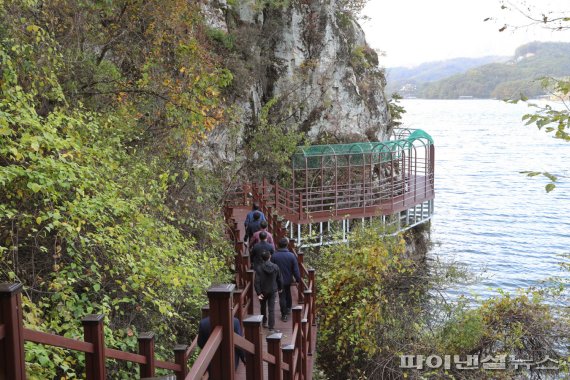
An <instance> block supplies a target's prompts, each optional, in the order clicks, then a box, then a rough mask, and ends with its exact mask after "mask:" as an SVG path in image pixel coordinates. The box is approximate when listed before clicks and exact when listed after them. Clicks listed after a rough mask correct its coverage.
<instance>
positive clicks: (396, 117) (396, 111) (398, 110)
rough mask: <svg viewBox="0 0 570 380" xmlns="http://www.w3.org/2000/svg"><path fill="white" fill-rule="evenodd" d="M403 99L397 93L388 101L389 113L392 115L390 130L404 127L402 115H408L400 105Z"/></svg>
mask: <svg viewBox="0 0 570 380" xmlns="http://www.w3.org/2000/svg"><path fill="white" fill-rule="evenodd" d="M401 99H402V97H401V96H400V95H398V94H397V93H393V94H392V97H391V98H390V99H389V100H388V112H389V113H390V128H398V127H399V126H400V125H402V121H401V120H402V115H403V114H405V113H406V109H405V108H404V107H402V106H401V105H400V104H399V101H400V100H401Z"/></svg>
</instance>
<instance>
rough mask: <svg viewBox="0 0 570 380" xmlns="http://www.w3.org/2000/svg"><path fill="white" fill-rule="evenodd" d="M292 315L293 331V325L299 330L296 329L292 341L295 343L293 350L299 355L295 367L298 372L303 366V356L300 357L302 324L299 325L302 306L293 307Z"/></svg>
mask: <svg viewBox="0 0 570 380" xmlns="http://www.w3.org/2000/svg"><path fill="white" fill-rule="evenodd" d="M292 314H293V318H292V320H293V322H292V323H293V326H292V327H293V330H294V329H295V325H297V326H298V327H299V328H298V329H297V336H293V337H292V338H293V341H294V342H295V349H299V355H297V364H296V367H297V368H298V369H299V371H300V370H301V368H303V367H302V365H303V355H301V351H302V348H303V330H302V324H301V318H303V317H302V314H303V306H295V307H294V308H293V310H292Z"/></svg>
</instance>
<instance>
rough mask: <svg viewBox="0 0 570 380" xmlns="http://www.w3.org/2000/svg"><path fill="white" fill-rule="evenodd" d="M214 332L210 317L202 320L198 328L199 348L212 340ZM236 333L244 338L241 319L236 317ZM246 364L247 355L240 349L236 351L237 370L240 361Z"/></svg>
mask: <svg viewBox="0 0 570 380" xmlns="http://www.w3.org/2000/svg"><path fill="white" fill-rule="evenodd" d="M211 332H212V327H211V326H210V317H206V318H202V320H201V321H200V325H199V326H198V347H200V348H204V346H205V345H206V343H207V342H208V338H210V333H211ZM234 332H235V333H236V334H238V335H239V336H243V332H242V331H241V326H240V324H239V319H237V318H236V317H234ZM240 359H241V361H243V362H244V363H245V353H244V352H243V351H242V350H241V349H239V348H236V349H235V365H236V369H237V367H238V366H239V360H240Z"/></svg>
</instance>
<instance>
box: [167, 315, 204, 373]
mask: <svg viewBox="0 0 570 380" xmlns="http://www.w3.org/2000/svg"><path fill="white" fill-rule="evenodd" d="M203 311H204V309H203V308H202V312H203ZM187 349H188V346H187V345H185V344H177V345H176V346H174V362H175V363H176V364H178V365H180V368H181V369H180V371H176V372H175V374H176V380H185V379H186V375H188V358H187V357H186V350H187Z"/></svg>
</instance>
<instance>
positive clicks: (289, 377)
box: [282, 344, 297, 380]
mask: <svg viewBox="0 0 570 380" xmlns="http://www.w3.org/2000/svg"><path fill="white" fill-rule="evenodd" d="M282 350H283V361H284V362H285V363H286V364H288V365H289V371H288V372H286V373H285V376H283V379H284V380H294V379H295V373H296V372H297V363H293V355H294V354H295V346H294V345H292V344H290V345H287V346H285V347H283V348H282Z"/></svg>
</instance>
